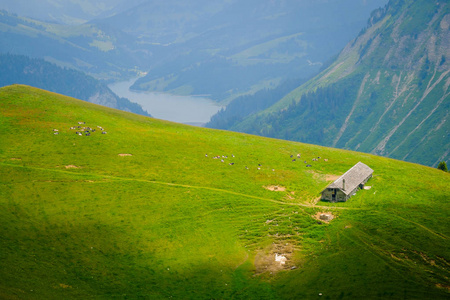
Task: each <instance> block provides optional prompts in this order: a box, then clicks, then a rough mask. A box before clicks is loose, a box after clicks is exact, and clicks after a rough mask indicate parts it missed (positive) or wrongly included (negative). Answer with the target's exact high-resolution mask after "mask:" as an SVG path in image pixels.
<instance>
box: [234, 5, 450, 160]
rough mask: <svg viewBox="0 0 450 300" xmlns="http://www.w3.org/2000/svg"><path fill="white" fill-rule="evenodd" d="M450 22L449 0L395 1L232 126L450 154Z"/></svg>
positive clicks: (346, 144) (429, 156)
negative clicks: (326, 62)
mask: <svg viewBox="0 0 450 300" xmlns="http://www.w3.org/2000/svg"><path fill="white" fill-rule="evenodd" d="M449 26H450V4H449V3H448V2H443V1H408V0H405V1H399V0H391V1H390V2H389V4H388V5H386V6H385V7H384V8H381V9H379V10H376V11H374V12H373V13H372V15H371V18H370V20H369V22H368V26H367V28H366V29H365V30H364V31H363V32H361V33H360V34H359V36H358V37H357V38H356V39H354V40H353V41H351V42H350V43H349V44H348V45H347V46H346V47H345V48H344V49H343V50H342V52H341V53H340V54H339V56H338V57H337V58H336V60H335V61H334V62H333V63H332V64H331V65H330V66H329V67H328V68H326V69H325V70H324V71H322V72H321V73H320V74H319V75H318V76H316V77H315V78H313V79H312V80H310V81H309V82H307V83H305V84H303V85H301V86H300V87H298V88H297V89H295V90H294V91H292V92H291V93H289V94H288V95H287V96H285V97H284V98H283V99H281V100H280V101H278V102H277V103H275V104H274V105H273V106H272V107H270V108H268V109H267V110H265V111H263V112H260V113H259V114H254V115H252V116H249V117H247V118H246V119H245V120H243V121H241V122H238V123H235V124H233V125H232V126H230V127H228V128H227V129H231V130H236V131H243V132H249V133H253V134H259V135H265V136H270V137H277V138H283V139H290V140H296V141H302V142H308V143H315V144H320V145H327V146H332V147H339V148H345V149H353V150H357V151H363V152H369V153H374V154H377V155H383V156H388V157H392V158H397V159H401V160H407V161H412V162H418V163H422V164H426V165H430V166H436V165H437V164H438V163H439V162H440V161H442V160H446V161H448V160H449V159H450V138H449V137H450V125H449V123H448V122H449V109H450V90H449V86H450V75H449V73H450V59H449V58H450V30H449Z"/></svg>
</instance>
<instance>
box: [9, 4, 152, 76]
mask: <svg viewBox="0 0 450 300" xmlns="http://www.w3.org/2000/svg"><path fill="white" fill-rule="evenodd" d="M150 48H151V46H148V47H146V49H143V48H142V47H141V46H140V45H139V44H138V42H137V40H136V39H135V38H134V37H132V36H130V35H127V34H125V33H123V32H122V31H120V30H117V29H113V28H111V27H110V26H106V25H103V26H101V25H94V24H87V23H85V24H81V25H65V24H55V23H50V22H44V21H38V20H35V19H30V18H26V17H22V16H18V15H16V14H13V13H10V12H7V11H5V10H1V5H0V53H10V54H17V55H25V56H29V57H33V58H42V59H45V60H47V61H50V62H52V63H55V64H58V65H59V66H64V67H70V68H73V69H77V70H80V71H83V72H85V73H87V74H89V75H92V76H94V77H96V78H97V79H100V80H114V79H122V78H123V77H127V76H136V71H137V70H136V69H139V68H143V69H145V67H146V66H148V65H149V64H150V61H149V57H150V54H149V51H150Z"/></svg>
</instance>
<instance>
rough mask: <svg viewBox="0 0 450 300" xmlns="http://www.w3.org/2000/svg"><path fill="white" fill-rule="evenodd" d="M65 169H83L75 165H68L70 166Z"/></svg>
mask: <svg viewBox="0 0 450 300" xmlns="http://www.w3.org/2000/svg"><path fill="white" fill-rule="evenodd" d="M65 168H66V169H80V168H81V167H77V166H74V165H68V166H65Z"/></svg>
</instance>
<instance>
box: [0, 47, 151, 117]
mask: <svg viewBox="0 0 450 300" xmlns="http://www.w3.org/2000/svg"><path fill="white" fill-rule="evenodd" d="M11 84H26V85H31V86H34V87H37V88H41V89H46V90H48V91H52V92H56V93H60V94H63V95H66V96H71V97H74V98H77V99H81V100H85V101H88V102H92V103H95V104H100V105H104V106H108V107H112V108H117V109H121V110H124V111H129V112H133V113H137V114H141V115H146V116H150V115H149V114H148V113H147V112H146V111H144V110H143V109H142V107H141V106H140V105H139V104H136V103H133V102H131V101H130V100H128V99H126V98H121V97H118V96H117V95H116V94H114V93H113V92H112V91H111V90H110V89H109V88H108V87H107V86H106V85H105V84H104V83H102V82H100V81H98V80H96V79H95V78H93V77H91V76H88V75H85V74H84V73H81V72H79V71H76V70H71V69H66V68H60V67H58V66H56V65H54V64H51V63H49V62H47V61H44V60H42V59H38V58H34V59H31V58H29V57H26V56H22V55H11V54H0V86H7V85H11Z"/></svg>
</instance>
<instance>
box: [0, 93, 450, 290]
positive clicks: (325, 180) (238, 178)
mask: <svg viewBox="0 0 450 300" xmlns="http://www.w3.org/2000/svg"><path fill="white" fill-rule="evenodd" d="M78 122H85V124H82V125H79V124H78ZM73 126H82V127H91V128H95V129H97V130H96V131H95V132H93V133H92V134H91V135H90V136H85V135H82V136H79V135H76V134H75V132H76V131H77V130H76V129H75V130H74V129H70V127H73ZM97 126H100V127H102V128H103V129H104V131H106V132H107V134H101V130H100V128H99V127H97ZM54 129H58V133H59V134H57V135H56V134H54V133H55V131H53V130H54ZM119 154H122V155H119ZM297 154H300V156H301V157H300V158H297ZM291 155H293V157H291ZM216 156H220V158H217V159H215V158H214V157H216ZM318 157H320V159H318V161H313V160H312V159H313V158H318ZM293 159H295V161H293ZM324 159H327V160H328V161H325V160H324ZM222 160H223V162H222ZM304 161H307V162H308V163H309V164H311V165H312V167H306V166H305V165H306V164H305V163H304ZM358 161H362V162H364V163H365V164H367V165H369V166H370V167H371V168H372V169H373V170H374V177H373V178H372V179H371V180H370V181H369V182H368V185H369V186H371V189H370V190H361V191H360V192H358V194H357V195H356V196H354V197H352V198H351V199H350V200H349V201H348V202H346V203H339V204H333V203H327V202H317V201H318V197H319V196H320V191H321V190H322V189H323V188H325V187H326V186H327V185H328V184H329V183H330V182H331V179H330V178H332V176H338V175H342V174H343V173H344V172H345V171H347V170H348V169H349V168H350V167H351V166H353V165H354V164H355V163H357V162H358ZM230 163H234V164H230ZM258 168H259V169H258ZM449 176H450V175H449V174H448V173H444V172H442V171H439V170H436V169H432V168H428V167H424V166H420V165H415V164H410V163H405V162H401V161H396V160H392V159H386V158H382V157H377V156H372V155H368V154H362V153H357V152H350V151H344V150H337V149H330V148H325V147H319V146H314V145H306V144H300V143H294V142H287V141H282V140H275V139H268V138H262V137H256V136H250V135H245V134H240V133H233V132H227V131H218V130H210V129H204V128H198V127H191V126H185V125H181V124H175V123H170V122H165V121H161V120H156V119H152V118H146V117H143V116H138V115H134V114H130V113H126V112H121V111H118V110H113V109H109V108H105V107H101V106H97V105H93V104H90V103H87V102H83V101H79V100H75V99H72V98H68V97H64V96H60V95H57V94H52V93H49V92H46V91H43V90H38V89H34V88H30V87H26V86H19V85H15V86H10V87H5V88H2V89H0V220H1V222H2V226H1V227H0V249H2V250H1V251H0V298H1V299H71V298H76V299H140V298H142V299H170V298H178V299H315V298H320V299H362V298H365V299H371V298H372V299H373V298H380V299H381V298H382V299H412V298H417V299H424V298H430V299H439V298H441V299H445V298H448V297H449V294H450V293H449V287H450V283H449V279H448V278H449V276H450V274H449V273H450V271H449V267H450V265H449V264H450V251H449V249H450V243H449V238H450V227H449V226H448V219H449V198H450V192H449V191H450V189H449V187H450V185H449V179H450V177H449ZM270 186H278V187H279V188H281V187H282V188H285V189H284V190H283V189H281V190H278V191H271V190H269V189H267V187H270ZM319 212H331V213H332V214H333V215H334V216H335V218H334V219H333V220H332V221H331V222H329V223H326V222H323V221H319V220H318V219H316V218H314V216H315V215H316V214H317V213H319ZM275 253H277V254H285V255H286V256H287V259H288V260H287V262H286V265H285V266H284V268H281V267H280V265H276V264H275V263H274V262H273V261H274V255H275ZM319 294H321V296H320V295H319Z"/></svg>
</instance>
